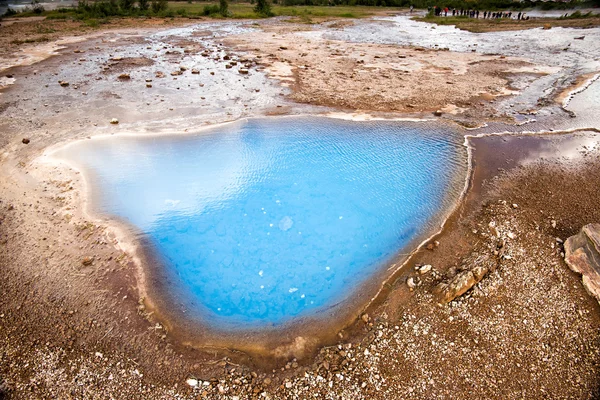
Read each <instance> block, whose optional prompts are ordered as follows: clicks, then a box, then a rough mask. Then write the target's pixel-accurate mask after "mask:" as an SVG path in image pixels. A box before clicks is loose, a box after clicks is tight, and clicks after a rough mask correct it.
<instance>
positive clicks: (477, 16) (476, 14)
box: [475, 10, 479, 18]
mask: <svg viewBox="0 0 600 400" xmlns="http://www.w3.org/2000/svg"><path fill="white" fill-rule="evenodd" d="M475 17H476V18H479V10H477V11H475Z"/></svg>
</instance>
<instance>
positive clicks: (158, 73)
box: [154, 71, 165, 78]
mask: <svg viewBox="0 0 600 400" xmlns="http://www.w3.org/2000/svg"><path fill="white" fill-rule="evenodd" d="M154 76H155V77H156V78H164V77H165V73H164V72H162V71H156V73H155V74H154Z"/></svg>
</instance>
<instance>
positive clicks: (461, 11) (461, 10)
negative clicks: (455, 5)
mask: <svg viewBox="0 0 600 400" xmlns="http://www.w3.org/2000/svg"><path fill="white" fill-rule="evenodd" d="M464 12H465V10H463V9H462V8H461V9H460V16H461V17H462V16H463V13H464Z"/></svg>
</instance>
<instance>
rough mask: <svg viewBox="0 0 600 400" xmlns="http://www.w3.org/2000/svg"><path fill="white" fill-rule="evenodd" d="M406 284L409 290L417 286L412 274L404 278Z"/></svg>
mask: <svg viewBox="0 0 600 400" xmlns="http://www.w3.org/2000/svg"><path fill="white" fill-rule="evenodd" d="M406 285H407V286H408V288H409V289H410V290H413V289H414V288H416V287H417V283H416V282H415V279H414V278H413V277H412V276H411V277H410V278H408V279H407V280H406Z"/></svg>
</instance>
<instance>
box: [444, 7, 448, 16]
mask: <svg viewBox="0 0 600 400" xmlns="http://www.w3.org/2000/svg"><path fill="white" fill-rule="evenodd" d="M447 16H448V7H446V8H444V17H447Z"/></svg>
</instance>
